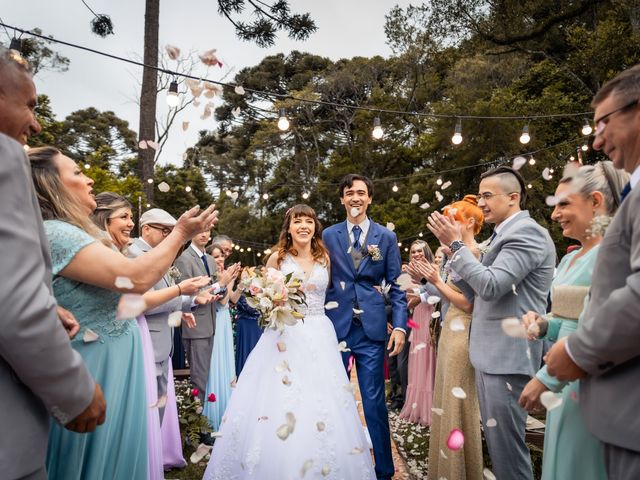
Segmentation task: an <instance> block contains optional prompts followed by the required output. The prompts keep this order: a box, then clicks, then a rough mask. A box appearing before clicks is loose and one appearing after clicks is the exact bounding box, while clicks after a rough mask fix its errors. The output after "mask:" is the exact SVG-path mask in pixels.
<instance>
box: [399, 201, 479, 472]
mask: <svg viewBox="0 0 640 480" xmlns="http://www.w3.org/2000/svg"><path fill="white" fill-rule="evenodd" d="M477 203H478V202H477V200H476V198H475V195H467V196H465V197H464V199H463V200H461V201H458V202H454V203H452V204H450V205H448V206H447V207H445V209H444V214H445V215H451V216H453V218H455V221H456V222H457V223H458V224H459V225H460V226H461V230H462V241H463V242H464V244H465V246H466V247H467V248H469V249H470V250H471V251H472V252H473V253H474V255H475V256H479V255H480V252H479V249H478V245H477V243H476V241H475V236H476V235H478V233H480V229H481V228H482V224H483V223H484V215H483V214H482V210H480V208H478V205H477ZM411 268H412V271H414V272H416V273H417V274H418V276H420V277H422V278H426V279H427V280H428V281H429V283H431V284H432V285H434V286H435V287H436V288H437V289H438V292H439V295H441V297H443V298H445V299H446V300H447V302H448V305H449V308H448V310H447V314H446V317H445V318H444V323H443V328H442V334H441V336H440V341H439V343H438V363H437V364H436V378H435V385H434V395H433V406H434V410H435V409H436V408H437V409H438V410H437V412H438V414H435V415H434V416H433V418H432V421H431V429H430V437H429V463H428V465H429V478H430V479H434V480H437V479H440V478H464V479H468V480H474V479H477V480H480V479H482V478H483V477H482V467H483V462H482V439H481V437H480V410H479V407H478V396H477V394H476V385H475V372H474V369H473V366H472V365H471V362H470V360H469V331H470V329H471V312H472V310H473V297H474V295H473V290H471V289H470V288H469V287H468V285H467V284H466V283H465V282H463V281H461V279H460V277H459V276H458V275H457V274H456V273H455V271H454V270H453V269H454V268H455V265H453V264H451V263H449V264H448V265H447V268H448V270H449V272H448V275H447V281H446V282H445V281H444V280H443V279H442V277H441V275H440V270H439V268H438V266H437V264H436V263H434V264H433V265H430V264H428V263H426V262H419V261H417V262H413V263H412V264H411ZM454 388H461V389H462V390H463V391H464V392H465V394H466V398H465V399H464V401H461V400H460V399H459V398H456V397H454V396H453V395H452V393H451V392H452V390H453V389H454ZM455 428H458V429H460V430H462V431H463V432H464V448H462V449H461V450H459V451H457V452H455V451H451V450H449V449H448V448H447V439H448V437H449V434H450V433H451V431H452V430H453V429H455ZM441 450H442V451H443V452H447V458H444V457H443V456H442V455H441V454H440V451H441Z"/></svg>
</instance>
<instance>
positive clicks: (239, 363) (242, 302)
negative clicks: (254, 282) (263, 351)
mask: <svg viewBox="0 0 640 480" xmlns="http://www.w3.org/2000/svg"><path fill="white" fill-rule="evenodd" d="M259 318H260V312H258V311H257V310H256V309H255V308H252V307H250V306H249V304H248V303H247V299H246V297H245V296H244V295H240V297H239V298H238V301H237V303H236V358H235V360H236V375H237V376H238V377H239V376H240V373H241V372H242V367H244V364H245V362H246V361H247V358H249V354H250V353H251V351H252V350H253V348H254V347H255V346H256V344H257V343H258V340H260V336H261V335H262V328H260V325H259V324H258V319H259Z"/></svg>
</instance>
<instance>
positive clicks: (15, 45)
mask: <svg viewBox="0 0 640 480" xmlns="http://www.w3.org/2000/svg"><path fill="white" fill-rule="evenodd" d="M9 50H13V51H15V52H17V53H19V54H20V55H22V40H21V39H19V38H16V37H13V38H12V39H11V43H10V44H9Z"/></svg>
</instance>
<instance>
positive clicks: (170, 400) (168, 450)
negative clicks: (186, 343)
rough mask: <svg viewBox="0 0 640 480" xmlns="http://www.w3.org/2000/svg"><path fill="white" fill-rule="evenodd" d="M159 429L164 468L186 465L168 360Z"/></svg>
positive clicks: (171, 372)
mask: <svg viewBox="0 0 640 480" xmlns="http://www.w3.org/2000/svg"><path fill="white" fill-rule="evenodd" d="M160 430H161V431H162V463H163V464H164V469H165V470H170V469H172V468H184V467H186V466H187V462H186V460H185V459H184V456H183V453H182V436H181V435H180V420H179V418H178V404H177V401H176V387H175V381H174V377H173V365H172V364H171V362H169V373H168V381H167V406H166V408H165V411H164V418H163V419H162V424H161V425H160Z"/></svg>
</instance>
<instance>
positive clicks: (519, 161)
mask: <svg viewBox="0 0 640 480" xmlns="http://www.w3.org/2000/svg"><path fill="white" fill-rule="evenodd" d="M525 163H527V159H526V158H524V157H523V156H521V155H519V156H517V157H516V158H514V159H513V164H512V165H511V167H512V168H513V169H514V170H520V169H521V168H522V167H523V166H524V165H525Z"/></svg>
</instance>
